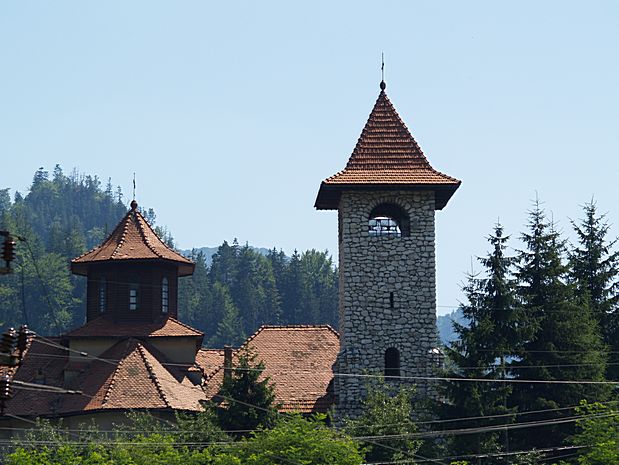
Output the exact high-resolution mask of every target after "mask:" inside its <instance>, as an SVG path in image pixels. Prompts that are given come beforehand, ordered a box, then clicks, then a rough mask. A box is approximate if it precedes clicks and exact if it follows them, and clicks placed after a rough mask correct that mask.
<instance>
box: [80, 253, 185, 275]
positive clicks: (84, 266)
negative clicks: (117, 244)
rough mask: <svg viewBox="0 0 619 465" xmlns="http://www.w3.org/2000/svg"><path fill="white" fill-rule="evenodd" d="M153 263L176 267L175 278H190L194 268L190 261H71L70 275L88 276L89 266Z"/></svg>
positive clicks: (142, 259) (140, 259)
mask: <svg viewBox="0 0 619 465" xmlns="http://www.w3.org/2000/svg"><path fill="white" fill-rule="evenodd" d="M155 262H165V263H169V264H174V265H176V270H177V271H176V273H177V276H179V277H181V278H182V277H183V276H191V275H192V274H193V272H194V270H195V268H196V264H195V263H194V262H191V261H187V262H181V261H177V260H170V259H168V258H111V259H107V260H92V261H81V260H71V273H73V274H76V275H80V276H88V270H89V268H90V267H91V266H93V265H94V266H98V265H109V264H114V263H155Z"/></svg>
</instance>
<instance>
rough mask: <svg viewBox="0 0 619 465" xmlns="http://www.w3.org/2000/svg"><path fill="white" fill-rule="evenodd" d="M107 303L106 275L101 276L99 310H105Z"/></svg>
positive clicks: (101, 311)
mask: <svg viewBox="0 0 619 465" xmlns="http://www.w3.org/2000/svg"><path fill="white" fill-rule="evenodd" d="M106 305H107V282H106V280H105V278H104V277H101V278H99V312H100V313H103V312H105V307H106Z"/></svg>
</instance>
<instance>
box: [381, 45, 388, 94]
mask: <svg viewBox="0 0 619 465" xmlns="http://www.w3.org/2000/svg"><path fill="white" fill-rule="evenodd" d="M385 87H387V84H385V53H384V52H383V53H381V54H380V90H383V91H384V90H385Z"/></svg>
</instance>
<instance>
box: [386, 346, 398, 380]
mask: <svg viewBox="0 0 619 465" xmlns="http://www.w3.org/2000/svg"><path fill="white" fill-rule="evenodd" d="M396 376H397V377H399V376H400V351H399V350H398V349H396V348H395V347H389V348H388V349H387V350H386V351H385V378H389V377H396Z"/></svg>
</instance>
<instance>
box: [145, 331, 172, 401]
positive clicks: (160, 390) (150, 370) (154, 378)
mask: <svg viewBox="0 0 619 465" xmlns="http://www.w3.org/2000/svg"><path fill="white" fill-rule="evenodd" d="M137 347H138V351H139V353H140V357H142V361H143V362H144V366H146V369H147V370H148V374H149V378H150V379H151V381H152V382H153V384H154V385H155V387H156V388H157V392H158V393H159V396H160V397H161V398H162V399H163V401H164V402H165V404H166V406H167V407H169V408H172V404H171V403H170V400H169V399H168V396H167V395H166V393H165V392H164V390H163V387H162V386H161V383H160V382H159V378H158V377H157V375H156V374H155V370H153V366H152V365H151V363H150V362H149V361H148V359H147V358H146V354H145V353H144V352H145V351H146V350H147V349H146V348H145V347H144V345H143V344H141V343H138V346H137Z"/></svg>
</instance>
